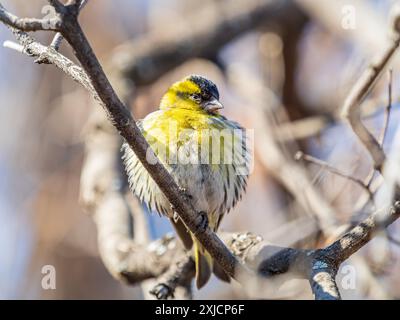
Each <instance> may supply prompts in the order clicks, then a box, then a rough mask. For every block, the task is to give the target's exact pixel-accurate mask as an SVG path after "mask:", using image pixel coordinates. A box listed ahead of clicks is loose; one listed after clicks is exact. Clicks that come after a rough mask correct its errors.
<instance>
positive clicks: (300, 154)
mask: <svg viewBox="0 0 400 320" xmlns="http://www.w3.org/2000/svg"><path fill="white" fill-rule="evenodd" d="M295 159H296V160H304V161H307V162H310V163H313V164H315V165H318V166H320V167H321V168H323V169H325V170H328V171H329V172H331V173H333V174H336V175H338V176H340V177H342V178H345V179H348V180H350V181H352V182H354V183H356V184H358V185H359V186H360V187H361V188H363V189H364V190H365V191H366V192H367V193H368V195H369V196H370V198H372V197H373V194H372V192H371V190H370V189H369V188H368V186H367V185H365V184H364V182H363V181H362V180H361V179H358V178H356V177H353V176H352V175H350V174H347V173H344V172H343V171H341V170H339V169H337V168H335V167H333V166H331V165H330V164H329V163H327V162H325V161H323V160H320V159H317V158H315V157H313V156H310V155H308V154H305V153H303V152H302V151H298V152H297V153H296V155H295Z"/></svg>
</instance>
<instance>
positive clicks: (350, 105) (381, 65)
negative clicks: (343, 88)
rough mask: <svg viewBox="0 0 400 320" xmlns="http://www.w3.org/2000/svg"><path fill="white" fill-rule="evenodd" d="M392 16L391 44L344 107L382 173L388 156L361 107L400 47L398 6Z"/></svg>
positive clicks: (358, 83)
mask: <svg viewBox="0 0 400 320" xmlns="http://www.w3.org/2000/svg"><path fill="white" fill-rule="evenodd" d="M392 14H393V17H392V22H391V30H390V31H391V33H392V37H391V39H390V42H389V44H388V45H387V47H386V48H384V50H383V51H382V52H380V54H379V56H378V57H377V59H376V60H374V61H373V62H372V63H371V65H370V66H369V68H368V69H366V70H365V71H364V73H363V74H362V75H361V77H360V78H359V79H358V81H357V82H356V83H355V84H354V86H353V88H352V89H351V90H350V93H349V94H348V96H347V98H346V99H345V102H344V104H343V107H342V117H343V118H344V119H347V120H348V121H349V123H350V125H351V128H352V129H353V131H354V133H355V134H356V135H357V136H358V138H359V139H360V141H361V142H362V144H363V145H364V146H365V148H366V149H367V150H368V152H369V154H370V156H371V157H372V159H373V162H374V168H375V169H376V170H378V171H381V169H382V165H383V163H384V162H385V160H386V155H385V153H384V151H383V149H382V147H381V145H380V144H379V142H378V141H377V140H376V139H375V137H374V136H373V135H372V134H371V133H370V132H369V131H368V129H367V128H366V127H365V125H364V124H363V122H362V121H361V117H360V115H361V111H360V108H359V106H360V104H361V103H362V102H363V100H364V99H365V97H366V96H367V95H368V93H369V92H370V91H371V90H372V88H373V87H374V85H375V83H376V81H377V80H378V78H379V77H380V76H381V75H382V73H383V71H384V69H385V67H386V66H387V65H388V63H389V61H390V60H391V58H392V57H393V55H394V54H395V52H396V51H397V49H398V47H399V45H400V30H399V28H400V23H399V22H398V20H400V11H399V7H398V6H397V5H395V6H394V7H393V8H392Z"/></svg>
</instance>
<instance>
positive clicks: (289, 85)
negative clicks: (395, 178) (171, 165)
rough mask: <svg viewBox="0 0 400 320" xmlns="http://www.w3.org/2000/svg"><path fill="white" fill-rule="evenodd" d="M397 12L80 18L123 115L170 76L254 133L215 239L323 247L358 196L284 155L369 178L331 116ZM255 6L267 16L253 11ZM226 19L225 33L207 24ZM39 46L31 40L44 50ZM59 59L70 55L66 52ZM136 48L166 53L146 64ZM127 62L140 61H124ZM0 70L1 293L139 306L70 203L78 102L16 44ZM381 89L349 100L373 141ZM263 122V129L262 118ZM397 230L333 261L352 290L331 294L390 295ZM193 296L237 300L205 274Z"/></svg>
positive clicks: (142, 110)
mask: <svg viewBox="0 0 400 320" xmlns="http://www.w3.org/2000/svg"><path fill="white" fill-rule="evenodd" d="M1 2H2V4H3V5H4V6H5V7H6V8H7V9H8V10H9V11H11V12H13V13H15V14H17V15H18V16H22V17H24V16H27V17H41V16H43V15H45V14H46V9H44V11H43V8H44V6H46V4H47V2H46V1H44V0H43V1H41V0H35V1H23V0H3V1H1ZM395 2H397V1H390V0H379V1H378V0H347V1H341V0H325V1H312V0H299V1H294V0H293V1H273V0H269V1H267V0H265V1H261V0H259V1H254V0H252V1H245V0H240V1H235V0H205V1H201V2H200V1H195V0H185V1H184V0H129V1H128V0H113V1H111V0H96V1H93V0H92V1H89V3H88V5H87V6H86V7H85V8H84V10H83V12H82V13H81V16H80V22H81V24H82V27H83V29H84V31H85V33H86V35H87V37H88V39H89V41H90V42H91V44H92V46H93V48H94V50H95V52H96V54H97V56H98V58H99V59H100V61H101V63H102V64H103V65H104V66H105V69H106V70H107V72H109V73H110V74H111V73H114V72H119V73H120V74H123V77H124V80H125V82H124V84H125V86H126V87H128V89H129V91H130V92H131V93H132V94H131V95H130V96H131V97H132V98H131V99H130V100H129V103H130V105H131V106H132V112H133V114H134V116H135V118H136V119H139V118H142V117H144V116H145V115H146V114H148V113H149V112H152V111H154V110H155V109H156V108H157V105H158V102H159V99H160V97H161V96H162V94H163V92H164V91H165V90H166V89H167V88H168V86H169V85H170V84H171V83H172V82H174V81H176V80H178V79H180V78H182V77H183V76H185V75H187V74H191V73H199V74H203V75H205V76H207V77H208V78H210V79H212V80H213V81H214V82H215V83H216V84H217V85H218V87H219V89H220V95H221V101H222V102H223V104H224V105H225V109H224V110H223V114H224V115H226V116H227V117H229V118H231V119H234V120H237V121H240V123H241V124H242V125H243V126H245V127H246V128H249V129H253V130H254V147H253V149H254V150H253V151H254V170H253V172H252V174H251V176H250V180H249V187H248V191H247V193H246V195H245V196H244V197H243V200H242V201H241V202H240V203H239V205H238V206H237V207H236V208H235V209H234V210H233V212H231V213H230V214H229V215H228V216H227V217H226V218H225V219H224V221H223V224H222V229H223V230H227V231H243V230H249V231H251V232H253V233H256V234H259V235H261V236H262V237H264V239H266V240H268V241H271V242H272V243H274V244H278V245H282V246H296V247H304V248H313V247H317V246H322V245H324V244H326V243H327V242H329V241H330V240H332V239H330V238H329V237H327V236H326V234H334V232H333V233H325V235H324V232H323V231H324V229H325V230H326V229H329V228H331V229H335V226H341V225H346V224H348V223H351V222H354V221H358V220H359V218H360V216H362V214H363V210H361V209H362V208H363V207H364V208H365V206H368V203H367V204H366V202H368V200H365V196H366V192H365V190H363V188H360V186H358V185H356V184H354V183H353V182H351V181H349V180H348V179H344V178H342V177H339V176H336V175H333V174H332V173H330V172H328V171H326V170H324V169H322V168H321V167H319V166H317V165H314V164H309V163H305V162H302V161H300V162H296V161H295V160H294V155H295V154H296V152H297V151H298V150H301V151H303V152H304V153H307V154H311V155H313V156H315V157H318V158H320V159H323V160H324V161H327V162H328V163H329V164H332V165H334V166H335V167H337V168H340V170H342V171H344V172H346V173H349V174H351V175H353V176H355V177H358V178H360V179H365V178H366V177H367V176H368V174H369V172H370V171H371V160H370V158H369V155H368V154H367V153H366V152H365V150H364V149H363V147H362V146H361V145H360V144H359V142H358V141H357V138H356V137H355V136H354V134H353V133H352V131H351V130H350V128H349V127H348V126H347V125H346V124H345V123H343V121H342V120H341V119H340V108H341V106H342V104H343V100H344V98H345V97H346V94H347V93H348V92H349V90H350V88H351V86H352V84H353V83H354V82H355V81H356V79H357V77H358V76H359V75H360V74H361V72H362V71H363V70H364V69H365V68H366V67H367V66H368V64H369V61H370V60H371V58H372V57H373V56H374V55H375V54H376V53H377V52H379V49H380V48H382V47H384V46H385V44H386V43H387V41H388V37H389V36H390V34H389V15H390V13H389V12H390V8H391V7H392V5H393V4H394V3H395ZM265 3H267V4H270V7H268V8H267V9H266V8H265V7H262V8H263V10H258V13H257V10H254V8H256V6H263V5H264V4H265ZM225 20H226V21H228V22H229V23H226V24H224V25H223V27H224V28H226V30H222V31H223V32H221V30H220V29H218V28H215V26H216V25H218V23H219V22H221V21H225ZM193 34H194V35H197V37H196V38H191V37H192V35H193ZM221 34H222V36H221ZM52 36H53V35H52V34H51V33H45V32H42V33H37V34H35V37H36V38H37V39H38V40H40V41H41V42H42V43H45V44H48V43H50V42H51V39H52ZM182 39H190V41H188V40H186V41H183V40H182ZM6 40H14V39H13V36H12V34H11V32H10V31H9V30H7V28H5V27H4V26H3V25H1V26H0V43H3V42H4V41H6ZM167 44H169V45H167ZM177 44H179V45H177ZM61 52H62V53H63V54H64V55H66V56H68V57H69V58H71V59H72V60H74V61H76V60H75V59H74V57H73V53H72V52H71V50H70V48H69V46H68V44H67V43H65V42H64V43H63V45H62V47H61ZM146 52H152V54H153V55H157V53H159V54H164V55H165V57H166V58H165V59H164V60H162V59H159V60H158V62H157V63H156V64H151V61H150V60H146V59H145V58H146V55H145V54H144V53H146ZM138 57H139V58H141V59H142V60H141V62H140V63H137V64H136V67H132V61H137V60H134V59H139V58H138ZM174 60H178V62H176V63H175V62H174ZM146 61H147V62H146ZM149 61H150V62H149ZM398 66H400V59H399V58H398V55H397V58H395V59H394V60H393V61H392V63H391V67H392V69H393V81H392V85H393V106H392V110H391V114H390V116H391V118H390V123H389V127H388V136H387V139H386V140H385V145H384V148H385V150H386V151H387V152H388V153H390V151H391V146H392V144H393V143H395V141H394V140H395V139H394V137H396V130H397V123H398V120H399V119H398V118H399V114H398V110H397V108H398V105H397V101H398V94H397V92H398V88H399V86H398V84H399V81H398V79H399V77H398V70H399V68H398ZM154 69H157V70H158V71H157V72H154ZM0 71H1V73H0V74H1V76H0V251H1V253H2V254H1V255H0V298H1V299H14V298H22V299H103V298H104V299H105V298H107V299H141V298H143V292H142V288H141V287H140V286H127V285H124V284H121V283H120V282H118V281H116V280H115V279H113V278H112V277H111V275H109V273H108V272H107V270H106V268H105V267H104V265H103V263H102V261H101V259H100V258H99V253H98V248H97V242H96V228H95V225H94V223H93V221H92V219H91V217H90V215H88V214H86V213H85V212H84V210H83V209H82V207H81V206H80V204H79V187H80V173H81V167H82V163H83V159H84V129H85V124H86V123H87V121H88V119H89V116H90V113H91V111H92V109H91V107H90V104H91V97H90V96H89V95H88V94H87V93H86V92H85V91H84V90H83V89H82V88H81V87H80V86H79V85H77V84H76V83H74V82H73V81H72V80H71V79H69V78H68V77H66V76H65V75H64V74H63V73H61V72H60V71H59V70H57V69H56V68H55V67H53V66H50V65H37V64H34V63H33V60H32V59H31V58H29V57H27V56H25V55H22V54H20V53H17V52H16V51H14V50H10V49H7V48H0ZM387 87H388V77H386V76H384V77H382V78H381V79H380V80H379V82H378V83H377V85H376V87H375V89H374V90H373V91H372V92H371V93H370V94H369V96H368V97H367V99H366V101H365V102H364V103H363V105H362V112H363V117H364V119H365V122H366V124H367V125H368V128H369V129H370V130H371V132H373V133H374V134H376V135H378V134H379V133H380V132H381V130H382V128H383V127H384V113H385V112H384V110H385V107H386V106H387V101H388V90H387ZM260 112H262V114H263V115H265V119H262V120H260V116H259V115H260ZM397 136H399V135H397ZM287 168H290V170H289V171H288V170H286V169H287ZM291 170H293V175H292V176H291V174H290V173H291V172H292V171H291ZM297 178H299V179H297ZM296 179H297V180H296ZM291 180H296V181H295V182H293V181H291ZM303 188H306V189H307V192H308V196H310V194H311V197H313V196H317V197H318V199H320V200H318V205H317V207H318V208H316V207H312V206H311V207H310V208H308V207H307V206H308V204H307V199H306V200H304V199H303V198H302V196H299V195H298V194H297V193H301V192H303V191H304V190H302V189H303ZM321 212H322V213H321ZM147 219H148V225H149V232H150V234H151V236H152V238H154V239H156V238H158V237H160V236H162V235H164V234H165V233H166V232H169V231H171V229H170V226H169V223H168V221H167V220H166V219H162V218H159V217H158V215H156V214H154V213H153V214H149V215H147ZM324 219H326V221H325V220H324ZM399 228H400V225H399V223H395V224H394V225H392V226H391V227H390V228H389V229H388V231H387V232H386V233H385V232H383V233H382V235H379V236H377V238H376V239H374V240H373V241H372V242H371V243H370V244H368V245H367V246H366V247H364V248H363V249H362V250H361V251H360V252H359V253H357V254H356V255H354V256H353V257H352V258H351V259H349V261H348V262H347V263H346V265H348V266H351V267H352V268H350V269H349V268H347V269H346V268H345V269H343V272H340V271H339V275H338V277H339V278H340V277H346V276H347V275H348V272H349V270H350V271H351V270H355V273H354V279H352V281H353V280H354V283H355V285H354V286H353V285H351V284H352V283H353V282H351V281H350V285H348V286H347V287H346V286H342V288H341V293H342V295H343V298H356V299H393V298H398V297H400V277H399V273H398V272H399V271H398V270H399V267H400V265H399V253H400V252H399V242H398V241H397V240H396V239H399V240H400V232H399V231H400V230H399ZM388 233H390V234H388ZM45 265H53V266H54V267H55V269H56V273H57V277H56V279H57V287H56V289H55V290H44V289H43V288H42V285H41V281H42V278H43V274H42V268H43V266H45ZM194 294H195V298H209V299H239V298H246V297H247V296H246V295H244V293H243V292H242V290H240V287H239V286H236V285H227V284H224V283H221V282H220V281H218V280H217V279H215V278H213V280H212V282H211V283H210V284H208V285H207V286H206V287H205V288H204V289H202V290H201V291H199V292H197V291H196V292H195V293H194ZM273 298H281V299H291V298H302V299H312V294H311V290H310V289H309V285H308V283H307V282H306V281H294V280H293V281H290V282H289V283H287V284H285V286H284V288H281V289H280V290H279V292H278V293H277V295H276V296H274V297H273Z"/></svg>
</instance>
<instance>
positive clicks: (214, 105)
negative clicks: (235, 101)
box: [204, 99, 224, 113]
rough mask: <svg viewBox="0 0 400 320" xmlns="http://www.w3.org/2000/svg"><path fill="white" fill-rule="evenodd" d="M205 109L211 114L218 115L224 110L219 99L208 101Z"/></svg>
mask: <svg viewBox="0 0 400 320" xmlns="http://www.w3.org/2000/svg"><path fill="white" fill-rule="evenodd" d="M204 108H205V109H206V110H207V111H209V112H211V113H217V112H218V110H221V109H223V108H224V106H223V105H222V103H221V102H219V101H218V100H217V99H212V100H210V101H208V102H207V103H206V104H205V105H204Z"/></svg>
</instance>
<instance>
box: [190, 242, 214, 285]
mask: <svg viewBox="0 0 400 320" xmlns="http://www.w3.org/2000/svg"><path fill="white" fill-rule="evenodd" d="M193 249H194V260H195V266H196V286H197V288H198V289H200V288H201V287H203V286H204V285H205V284H206V283H207V281H208V280H209V279H210V277H211V272H212V270H213V259H212V258H211V256H210V254H209V253H208V252H207V251H206V250H205V249H204V248H203V247H202V245H201V244H200V243H199V242H198V241H197V240H196V239H195V238H194V237H193Z"/></svg>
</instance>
